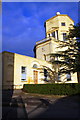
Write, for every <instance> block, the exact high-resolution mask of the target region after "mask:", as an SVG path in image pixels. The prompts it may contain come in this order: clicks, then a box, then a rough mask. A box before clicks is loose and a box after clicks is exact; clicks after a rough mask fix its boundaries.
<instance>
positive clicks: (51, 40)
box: [2, 12, 78, 89]
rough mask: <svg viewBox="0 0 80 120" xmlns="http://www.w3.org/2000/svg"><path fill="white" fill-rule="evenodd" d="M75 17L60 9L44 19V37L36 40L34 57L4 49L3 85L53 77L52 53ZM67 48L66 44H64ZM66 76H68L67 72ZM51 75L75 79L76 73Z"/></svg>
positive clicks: (18, 85) (42, 81)
mask: <svg viewBox="0 0 80 120" xmlns="http://www.w3.org/2000/svg"><path fill="white" fill-rule="evenodd" d="M73 24H74V21H73V20H72V19H71V18H70V17H69V16H68V15H62V14H60V13H59V12H57V13H56V16H54V17H52V18H50V19H48V20H46V22H45V31H46V36H45V39H43V40H41V41H38V42H36V45H35V47H34V54H35V58H32V57H28V56H24V55H20V54H16V53H11V52H6V51H5V52H3V54H2V57H3V81H2V83H3V89H10V88H13V89H20V88H23V84H45V83H46V82H49V81H50V80H52V79H53V77H54V78H55V70H54V67H53V66H52V64H51V63H50V62H49V61H50V59H51V58H50V55H49V54H51V53H56V52H58V51H59V48H57V46H58V44H59V42H57V41H64V42H65V36H66V35H67V34H68V32H69V29H70V28H71V27H72V25H73ZM65 49H66V48H65ZM68 77H69V76H68ZM70 77H71V79H70V80H68V79H67V77H66V76H65V75H62V76H60V77H59V76H57V79H56V80H55V79H53V82H55V83H63V82H65V83H78V80H77V73H74V74H72V73H71V75H70Z"/></svg>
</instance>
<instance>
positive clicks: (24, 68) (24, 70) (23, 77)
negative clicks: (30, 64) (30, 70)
mask: <svg viewBox="0 0 80 120" xmlns="http://www.w3.org/2000/svg"><path fill="white" fill-rule="evenodd" d="M21 80H22V81H26V67H23V66H22V67H21Z"/></svg>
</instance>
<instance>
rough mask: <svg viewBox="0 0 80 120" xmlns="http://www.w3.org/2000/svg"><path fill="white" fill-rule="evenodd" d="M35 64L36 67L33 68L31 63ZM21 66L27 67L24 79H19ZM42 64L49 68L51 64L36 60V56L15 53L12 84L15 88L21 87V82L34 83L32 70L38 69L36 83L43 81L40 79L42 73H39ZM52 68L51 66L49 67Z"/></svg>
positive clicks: (42, 75)
mask: <svg viewBox="0 0 80 120" xmlns="http://www.w3.org/2000/svg"><path fill="white" fill-rule="evenodd" d="M34 64H37V66H38V68H33V65H34ZM21 66H25V67H27V73H26V78H27V79H26V81H21ZM43 66H46V67H49V68H51V66H52V65H51V64H50V63H48V62H46V61H43V60H38V59H36V58H32V57H28V56H24V55H19V54H15V56H14V85H15V87H16V88H19V87H20V88H22V87H23V84H34V78H33V71H34V70H36V71H38V84H42V83H45V82H44V81H43V80H42V79H43V78H44V73H41V71H42V70H41V68H43ZM51 69H52V68H51Z"/></svg>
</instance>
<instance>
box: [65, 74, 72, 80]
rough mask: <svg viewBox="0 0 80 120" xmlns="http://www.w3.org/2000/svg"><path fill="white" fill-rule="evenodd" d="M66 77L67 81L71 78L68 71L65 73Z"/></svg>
mask: <svg viewBox="0 0 80 120" xmlns="http://www.w3.org/2000/svg"><path fill="white" fill-rule="evenodd" d="M66 78H67V81H70V80H71V74H70V73H67V74H66Z"/></svg>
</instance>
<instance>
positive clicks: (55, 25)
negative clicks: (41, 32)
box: [46, 14, 74, 40]
mask: <svg viewBox="0 0 80 120" xmlns="http://www.w3.org/2000/svg"><path fill="white" fill-rule="evenodd" d="M62 22H65V26H61V23H62ZM72 25H74V21H73V20H72V19H71V18H70V17H69V16H68V15H61V14H60V15H56V16H54V17H52V18H50V19H48V20H47V21H46V37H48V34H50V33H52V32H54V31H56V30H58V38H59V40H63V36H62V33H68V31H69V28H72Z"/></svg>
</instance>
